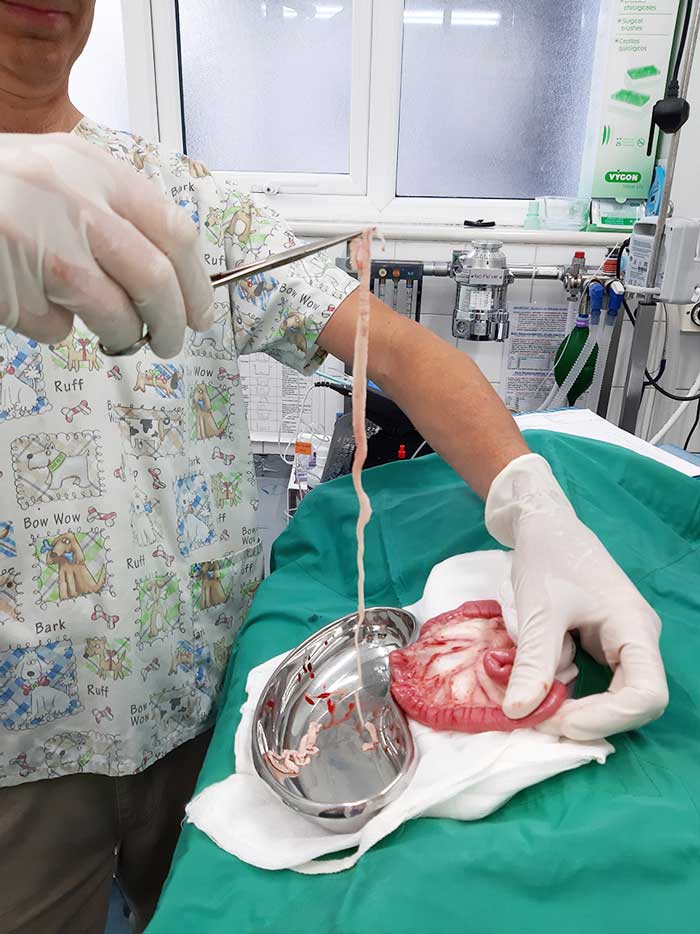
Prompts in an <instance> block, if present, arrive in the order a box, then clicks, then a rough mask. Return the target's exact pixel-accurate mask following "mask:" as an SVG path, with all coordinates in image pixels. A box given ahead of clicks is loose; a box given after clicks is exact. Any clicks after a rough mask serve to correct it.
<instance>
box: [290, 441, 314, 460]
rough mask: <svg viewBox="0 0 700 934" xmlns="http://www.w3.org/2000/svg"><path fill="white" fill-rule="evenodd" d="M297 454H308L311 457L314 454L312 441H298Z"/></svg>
mask: <svg viewBox="0 0 700 934" xmlns="http://www.w3.org/2000/svg"><path fill="white" fill-rule="evenodd" d="M294 453H295V454H308V455H309V456H310V455H311V454H312V453H313V448H312V446H311V442H310V441H297V442H296V444H295V445H294Z"/></svg>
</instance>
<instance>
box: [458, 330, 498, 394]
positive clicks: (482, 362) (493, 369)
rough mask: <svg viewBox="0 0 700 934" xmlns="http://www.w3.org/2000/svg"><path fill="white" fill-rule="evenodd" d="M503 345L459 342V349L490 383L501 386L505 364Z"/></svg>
mask: <svg viewBox="0 0 700 934" xmlns="http://www.w3.org/2000/svg"><path fill="white" fill-rule="evenodd" d="M503 346H504V345H503V344H496V343H491V342H490V341H489V342H486V343H480V342H479V341H460V340H458V341H457V348H458V350H461V351H462V353H465V354H467V355H468V356H469V357H471V358H472V360H473V361H474V363H476V365H477V366H478V367H479V369H480V370H481V372H482V373H483V374H484V376H485V377H486V379H487V380H488V381H489V382H490V383H494V384H499V383H500V379H501V366H502V362H503Z"/></svg>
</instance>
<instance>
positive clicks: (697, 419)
mask: <svg viewBox="0 0 700 934" xmlns="http://www.w3.org/2000/svg"><path fill="white" fill-rule="evenodd" d="M698 425H700V402H698V410H697V412H696V413H695V421H694V422H693V427H692V428H691V429H690V433H689V434H688V437H687V438H686V439H685V444H684V445H683V450H684V451H687V450H688V445H689V444H690V442H691V440H692V438H693V435H694V434H695V429H696V428H697V427H698Z"/></svg>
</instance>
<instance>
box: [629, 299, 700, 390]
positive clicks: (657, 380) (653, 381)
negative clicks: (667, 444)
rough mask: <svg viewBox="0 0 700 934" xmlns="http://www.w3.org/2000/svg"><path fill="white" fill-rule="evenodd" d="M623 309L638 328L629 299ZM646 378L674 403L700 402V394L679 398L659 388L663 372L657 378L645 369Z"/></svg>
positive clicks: (648, 382)
mask: <svg viewBox="0 0 700 934" xmlns="http://www.w3.org/2000/svg"><path fill="white" fill-rule="evenodd" d="M622 307H623V308H624V309H625V312H626V314H627V317H628V318H629V319H630V321H631V322H632V326H633V327H636V325H637V320H636V318H635V317H634V315H633V314H632V311H631V310H630V306H629V305H628V304H627V299H623V300H622ZM644 376H645V378H646V381H647V384H648V385H649V386H651V388H652V389H655V390H656V392H660V393H661V395H662V396H665V397H666V398H667V399H673V401H674V402H698V401H700V392H698V393H696V394H695V395H694V396H679V395H678V394H677V393H675V392H669V391H668V389H664V388H663V387H662V386H659V380H660V379H661V376H662V374H661V372H659V374H658V375H657V376H652V375H651V373H650V372H649V370H647V368H646V367H644Z"/></svg>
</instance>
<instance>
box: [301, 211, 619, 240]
mask: <svg viewBox="0 0 700 934" xmlns="http://www.w3.org/2000/svg"><path fill="white" fill-rule="evenodd" d="M288 223H289V224H290V226H291V228H292V230H293V231H294V233H295V234H296V235H297V236H298V237H304V238H305V237H309V238H313V237H330V236H333V235H334V234H343V233H345V232H349V231H351V230H354V229H356V228H359V227H362V226H364V225H367V226H369V224H368V223H367V220H366V219H365V220H357V221H356V222H354V223H353V222H351V221H343V222H340V223H337V222H331V221H310V220H296V221H295V220H293V219H291V218H288ZM377 230H378V231H379V232H380V233H381V234H382V235H383V236H384V237H385V238H386V239H387V240H413V241H421V242H427V241H441V242H447V243H460V242H466V241H468V240H475V239H479V238H483V239H486V240H493V239H496V240H501V241H502V242H503V243H530V244H539V243H542V244H555V245H558V244H563V245H567V246H569V245H571V246H591V247H592V246H598V247H604V246H615V245H616V244H618V243H620V242H622V240H624V239H626V237H627V236H628V235H627V234H626V233H624V232H612V231H611V232H608V233H592V232H590V231H586V230H528V229H525V228H524V227H486V228H479V227H464V226H463V225H461V224H396V223H394V224H382V223H379V224H377Z"/></svg>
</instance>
